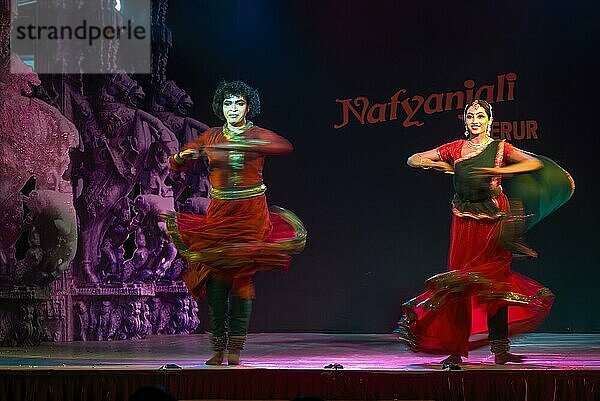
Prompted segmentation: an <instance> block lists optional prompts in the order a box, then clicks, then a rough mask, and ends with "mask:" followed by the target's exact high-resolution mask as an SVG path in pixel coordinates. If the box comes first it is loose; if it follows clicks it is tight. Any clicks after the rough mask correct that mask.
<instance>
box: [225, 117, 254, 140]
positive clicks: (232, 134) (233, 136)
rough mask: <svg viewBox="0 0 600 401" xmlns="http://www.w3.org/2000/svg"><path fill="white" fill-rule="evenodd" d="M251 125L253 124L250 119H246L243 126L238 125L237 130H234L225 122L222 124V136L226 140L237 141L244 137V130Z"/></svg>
mask: <svg viewBox="0 0 600 401" xmlns="http://www.w3.org/2000/svg"><path fill="white" fill-rule="evenodd" d="M253 126H254V124H252V121H248V122H247V123H246V124H244V126H243V127H240V128H239V130H235V131H234V130H232V129H231V128H229V125H227V123H225V125H223V136H224V137H225V139H227V140H228V141H239V140H242V139H244V132H246V131H248V130H249V129H250V128H252V127H253Z"/></svg>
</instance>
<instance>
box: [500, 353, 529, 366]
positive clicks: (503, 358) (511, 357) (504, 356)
mask: <svg viewBox="0 0 600 401" xmlns="http://www.w3.org/2000/svg"><path fill="white" fill-rule="evenodd" d="M525 359H527V357H526V356H525V355H517V354H512V353H510V352H505V353H499V354H495V355H494V362H495V363H496V365H504V364H505V363H507V362H511V363H521V362H523V361H524V360H525Z"/></svg>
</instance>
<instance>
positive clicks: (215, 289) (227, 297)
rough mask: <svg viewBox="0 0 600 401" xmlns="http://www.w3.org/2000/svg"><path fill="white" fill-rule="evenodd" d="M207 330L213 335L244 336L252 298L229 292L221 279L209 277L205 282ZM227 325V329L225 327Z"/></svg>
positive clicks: (248, 320) (246, 330) (246, 331)
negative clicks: (244, 297)
mask: <svg viewBox="0 0 600 401" xmlns="http://www.w3.org/2000/svg"><path fill="white" fill-rule="evenodd" d="M206 299H207V301H208V317H209V320H210V322H209V330H210V333H211V334H212V335H213V337H226V336H227V333H229V337H245V336H246V334H247V333H248V323H249V322H250V313H251V312H252V300H251V299H243V298H241V297H239V296H237V295H235V294H232V293H231V288H230V287H229V286H228V285H227V284H226V283H224V282H223V281H221V280H219V279H216V278H214V277H210V278H209V279H208V281H207V283H206ZM228 327H229V330H227V328H228Z"/></svg>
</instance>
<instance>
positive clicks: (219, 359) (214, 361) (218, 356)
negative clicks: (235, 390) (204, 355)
mask: <svg viewBox="0 0 600 401" xmlns="http://www.w3.org/2000/svg"><path fill="white" fill-rule="evenodd" d="M223 357H224V355H223V351H215V354H214V355H213V356H212V358H210V359H209V360H208V361H206V362H205V364H207V365H221V364H223Z"/></svg>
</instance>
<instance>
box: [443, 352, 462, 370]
mask: <svg viewBox="0 0 600 401" xmlns="http://www.w3.org/2000/svg"><path fill="white" fill-rule="evenodd" d="M462 362H463V360H462V358H461V357H460V355H454V354H452V355H450V356H449V357H447V358H446V359H444V360H443V361H441V362H440V363H441V364H442V369H443V370H461V367H460V365H461V363H462Z"/></svg>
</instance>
